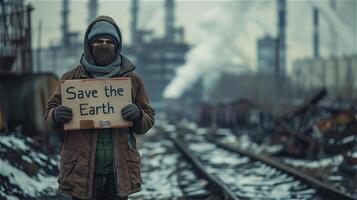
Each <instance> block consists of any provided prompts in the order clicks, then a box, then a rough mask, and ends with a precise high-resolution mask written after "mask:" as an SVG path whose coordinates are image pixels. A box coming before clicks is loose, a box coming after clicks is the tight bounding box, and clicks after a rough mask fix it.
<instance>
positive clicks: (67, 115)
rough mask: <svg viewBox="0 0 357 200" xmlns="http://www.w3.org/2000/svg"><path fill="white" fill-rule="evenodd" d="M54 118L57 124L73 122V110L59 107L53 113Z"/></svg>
mask: <svg viewBox="0 0 357 200" xmlns="http://www.w3.org/2000/svg"><path fill="white" fill-rule="evenodd" d="M53 117H54V118H55V121H56V123H57V124H59V125H62V124H63V123H66V122H68V121H70V120H72V117H73V114H72V109H71V108H68V107H66V106H62V105H60V106H57V107H56V108H55V111H54V112H53Z"/></svg>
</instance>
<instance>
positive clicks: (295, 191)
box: [165, 128, 354, 200]
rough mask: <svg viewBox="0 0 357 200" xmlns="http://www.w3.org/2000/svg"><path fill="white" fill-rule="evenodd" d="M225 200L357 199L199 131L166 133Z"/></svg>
mask: <svg viewBox="0 0 357 200" xmlns="http://www.w3.org/2000/svg"><path fill="white" fill-rule="evenodd" d="M165 135H167V136H168V138H169V139H170V140H171V141H172V142H173V143H174V144H175V145H176V147H177V148H178V149H179V150H180V151H181V153H182V154H183V155H184V157H185V158H186V160H187V161H188V162H190V163H191V165H192V168H193V169H194V170H195V171H196V174H199V175H200V176H201V177H204V178H205V179H206V180H207V181H209V182H211V185H213V186H214V188H215V191H218V192H219V193H220V194H221V196H223V197H224V198H225V199H333V200H335V199H336V200H337V199H338V200H342V199H354V198H353V197H351V196H349V195H347V194H344V193H342V192H339V191H337V190H335V189H333V188H331V187H330V186H328V185H326V184H325V183H323V182H321V181H319V180H317V179H314V178H311V177H309V176H307V175H305V174H303V173H301V172H299V171H297V170H296V169H294V168H291V167H289V166H287V165H284V164H281V163H279V162H276V161H274V160H272V159H270V158H267V157H264V156H261V155H255V154H252V153H249V152H246V151H243V150H241V149H239V148H237V147H233V146H229V145H226V144H224V143H221V142H219V141H216V140H215V139H214V138H211V137H208V136H207V134H206V133H205V132H202V131H201V132H199V131H197V130H196V129H185V128H180V129H177V131H176V133H171V134H165Z"/></svg>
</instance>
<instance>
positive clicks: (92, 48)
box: [45, 16, 155, 200]
mask: <svg viewBox="0 0 357 200" xmlns="http://www.w3.org/2000/svg"><path fill="white" fill-rule="evenodd" d="M121 48H122V36H121V33H120V30H119V27H118V26H117V25H116V23H115V22H114V20H113V19H112V18H110V17H108V16H100V17H97V18H96V19H95V20H94V21H93V22H92V23H91V24H90V25H89V26H88V28H87V31H86V33H85V37H84V53H83V55H82V58H81V64H80V65H79V66H77V67H76V68H75V69H73V70H71V71H69V72H67V73H65V74H64V75H63V76H62V78H61V80H70V79H90V78H111V77H122V76H125V77H130V78H131V84H132V91H131V94H132V99H133V103H132V104H129V105H127V106H125V107H124V108H123V109H122V110H121V114H122V116H123V118H124V119H125V120H128V121H132V122H133V124H134V125H133V126H132V127H130V128H117V129H83V130H73V131H65V132H64V142H63V145H62V151H61V162H60V172H59V176H58V183H59V191H61V192H63V193H66V194H68V195H71V196H72V199H98V200H99V199H100V200H107V199H108V200H109V199H127V198H128V197H127V196H128V195H129V194H132V193H135V192H138V191H140V189H141V183H142V179H141V174H140V154H139V152H138V150H137V147H136V139H135V134H134V133H136V134H144V133H146V132H147V131H148V130H149V129H150V128H151V127H152V126H153V125H154V122H155V121H154V115H155V111H154V110H153V109H152V108H151V106H150V105H149V99H148V96H147V93H146V90H145V88H144V83H143V81H142V79H141V78H140V77H139V76H138V75H137V74H136V73H134V72H133V71H134V69H135V66H134V65H133V64H132V63H131V62H130V61H129V60H128V59H127V58H126V57H124V56H123V55H121V54H120V52H121ZM71 119H72V110H71V109H70V108H68V107H65V106H63V105H61V90H60V86H58V87H57V89H56V91H55V93H54V94H53V95H52V96H51V98H50V100H49V102H48V105H47V111H46V114H45V122H46V125H47V126H48V128H49V129H50V130H53V131H63V124H64V123H66V122H68V121H70V120H71Z"/></svg>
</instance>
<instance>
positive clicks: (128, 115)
mask: <svg viewBox="0 0 357 200" xmlns="http://www.w3.org/2000/svg"><path fill="white" fill-rule="evenodd" d="M121 115H122V116H123V118H124V119H125V120H127V121H138V120H140V119H141V118H142V117H143V113H142V111H141V110H140V109H139V108H138V106H137V105H135V104H129V105H126V106H125V107H124V108H122V109H121Z"/></svg>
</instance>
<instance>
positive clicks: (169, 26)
mask: <svg viewBox="0 0 357 200" xmlns="http://www.w3.org/2000/svg"><path fill="white" fill-rule="evenodd" d="M165 11H166V15H165V38H166V41H169V42H173V41H174V34H175V14H174V11H175V2H174V0H165Z"/></svg>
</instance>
